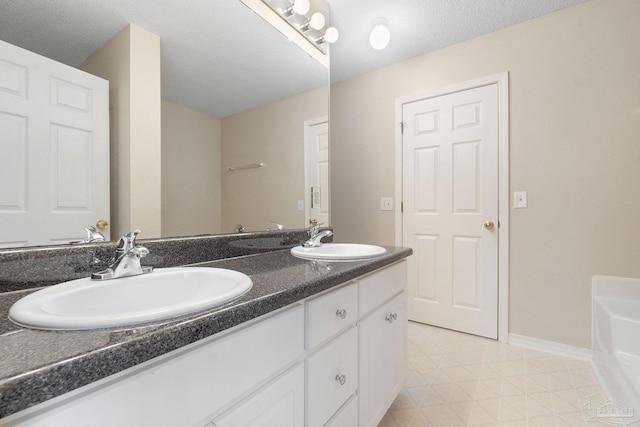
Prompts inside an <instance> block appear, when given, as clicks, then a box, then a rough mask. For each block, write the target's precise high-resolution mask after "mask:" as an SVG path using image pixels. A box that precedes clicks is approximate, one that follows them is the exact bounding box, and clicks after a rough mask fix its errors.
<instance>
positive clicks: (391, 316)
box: [384, 313, 398, 323]
mask: <svg viewBox="0 0 640 427" xmlns="http://www.w3.org/2000/svg"><path fill="white" fill-rule="evenodd" d="M384 320H386V321H387V322H389V323H393V321H394V320H398V313H391V314H387V315H386V316H385V318H384Z"/></svg>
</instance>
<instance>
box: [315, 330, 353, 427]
mask: <svg viewBox="0 0 640 427" xmlns="http://www.w3.org/2000/svg"><path fill="white" fill-rule="evenodd" d="M357 341H358V334H357V330H356V328H351V329H349V330H348V331H347V332H345V333H344V334H342V335H340V336H339V337H338V338H336V339H335V340H333V341H332V342H331V343H330V344H329V345H327V346H326V347H324V348H322V349H321V350H320V351H318V352H317V353H315V354H314V355H312V356H311V357H309V358H308V359H307V362H306V363H307V402H308V403H307V405H308V406H307V427H315V426H323V425H324V424H325V423H326V422H327V421H328V420H329V418H331V416H333V414H334V413H335V412H336V411H337V410H338V409H339V408H340V407H341V406H342V405H343V404H344V403H345V402H346V401H347V399H349V397H350V396H351V395H352V394H353V393H354V392H355V391H356V383H357V377H358V362H357V351H358V342H357Z"/></svg>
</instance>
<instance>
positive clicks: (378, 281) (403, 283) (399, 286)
mask: <svg viewBox="0 0 640 427" xmlns="http://www.w3.org/2000/svg"><path fill="white" fill-rule="evenodd" d="M406 287H407V262H406V261H400V262H398V263H396V264H393V265H392V266H390V267H386V268H384V269H381V270H378V271H376V272H375V273H372V274H370V275H368V276H365V277H363V278H361V279H359V280H358V294H359V296H358V299H359V304H360V316H364V315H365V314H367V313H368V312H370V311H371V310H373V309H374V308H376V307H378V306H379V305H381V304H382V303H384V302H385V301H387V300H388V299H389V298H391V297H392V296H394V295H395V294H397V293H398V292H400V291H402V290H403V289H405V288H406Z"/></svg>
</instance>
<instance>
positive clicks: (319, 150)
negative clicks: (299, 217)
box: [305, 119, 329, 225]
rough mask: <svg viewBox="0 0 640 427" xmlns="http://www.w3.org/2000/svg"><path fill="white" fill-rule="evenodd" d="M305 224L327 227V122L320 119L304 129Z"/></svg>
mask: <svg viewBox="0 0 640 427" xmlns="http://www.w3.org/2000/svg"><path fill="white" fill-rule="evenodd" d="M305 145H306V147H305V149H306V158H307V159H306V160H307V161H306V168H307V171H306V176H307V185H306V186H305V191H306V192H307V196H306V203H307V209H306V212H307V214H306V215H305V216H306V218H307V220H306V221H307V222H309V221H311V223H310V225H313V224H312V222H313V221H314V220H315V221H316V222H317V223H318V224H326V225H329V122H328V121H327V120H326V119H321V120H320V121H316V122H314V123H312V124H307V127H306V142H305Z"/></svg>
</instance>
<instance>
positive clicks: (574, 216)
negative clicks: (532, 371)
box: [331, 0, 640, 348]
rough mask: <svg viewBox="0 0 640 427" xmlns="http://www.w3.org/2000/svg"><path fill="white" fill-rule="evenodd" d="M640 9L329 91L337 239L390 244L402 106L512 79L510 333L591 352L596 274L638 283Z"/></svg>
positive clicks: (484, 45)
mask: <svg viewBox="0 0 640 427" xmlns="http://www.w3.org/2000/svg"><path fill="white" fill-rule="evenodd" d="M638 22H640V2H638V1H637V0H616V1H615V2H612V1H610V0H592V1H588V2H585V3H582V4H579V5H577V6H574V7H571V8H568V9H565V10H562V11H559V12H557V13H555V14H552V15H547V16H544V17H542V18H539V19H536V20H533V21H528V22H525V23H522V24H519V25H516V26H513V27H509V28H507V29H504V30H501V31H497V32H494V33H491V34H488V35H485V36H482V37H478V38H476V39H473V40H470V41H468V42H465V43H461V44H458V45H455V46H452V47H449V48H446V49H442V50H439V51H436V52H433V53H430V54H426V55H423V56H420V57H417V58H414V59H412V60H408V61H404V62H401V63H398V64H395V65H392V66H390V67H387V68H384V69H381V70H378V71H375V72H372V73H369V74H366V75H364V76H361V77H358V78H355V79H352V80H349V81H345V82H342V83H338V84H334V85H332V87H331V164H332V176H331V178H332V204H331V206H332V222H333V226H334V228H335V231H336V233H335V234H336V239H337V240H340V241H360V242H371V243H378V244H388V245H393V244H394V239H395V236H394V216H393V213H390V212H380V211H379V200H380V197H381V196H389V195H393V191H394V176H395V175H394V174H395V169H394V165H395V163H394V143H395V141H394V126H395V121H396V118H395V113H394V105H395V100H396V98H398V97H402V96H406V95H411V94H415V93H420V92H422V91H426V90H430V89H434V88H438V87H442V86H446V85H450V84H454V83H458V82H462V81H465V80H471V79H474V78H477V77H481V76H485V75H490V74H494V73H498V72H502V71H508V72H509V76H510V155H511V159H510V169H511V177H510V188H511V191H512V192H513V191H518V190H525V191H528V195H529V208H528V209H517V210H514V209H511V210H510V218H511V237H510V245H511V247H510V310H509V311H510V317H509V321H510V332H511V333H517V334H521V335H525V336H530V337H536V338H541V339H545V340H550V341H555V342H559V343H565V344H569V345H575V346H578V347H586V348H588V347H590V346H591V336H590V322H591V311H590V310H591V276H592V275H594V274H613V275H622V276H634V277H640V191H639V190H638V185H639V184H640V55H639V54H638V52H640V25H638Z"/></svg>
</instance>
